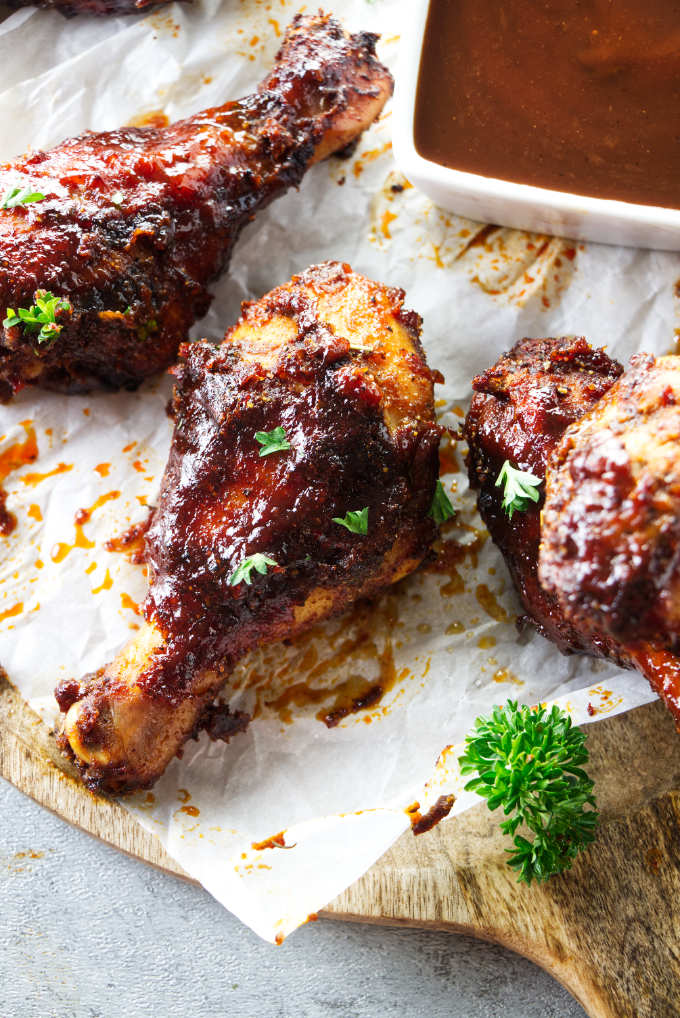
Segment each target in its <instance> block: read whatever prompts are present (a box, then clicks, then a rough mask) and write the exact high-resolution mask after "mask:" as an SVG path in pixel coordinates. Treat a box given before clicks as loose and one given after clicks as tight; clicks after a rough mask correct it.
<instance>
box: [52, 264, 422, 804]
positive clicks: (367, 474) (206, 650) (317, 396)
mask: <svg viewBox="0 0 680 1018" xmlns="http://www.w3.org/2000/svg"><path fill="white" fill-rule="evenodd" d="M403 300H404V294H403V291H401V290H396V289H391V288H389V287H386V286H382V285H380V284H379V283H374V282H372V281H371V280H369V279H366V278H365V277H363V276H360V275H357V274H355V273H353V272H352V271H351V269H350V268H349V266H348V265H341V264H339V263H334V262H329V263H326V264H323V265H319V266H315V267H313V268H310V269H308V270H307V271H306V272H304V273H302V274H301V275H300V276H296V277H294V278H293V280H292V281H291V282H290V283H287V284H285V285H284V286H281V287H279V288H278V289H276V290H273V291H272V292H271V293H269V294H267V295H266V296H265V297H263V298H262V299H261V300H260V301H257V302H255V303H251V304H245V305H244V306H243V314H242V317H241V319H240V321H239V322H238V324H237V325H236V326H235V327H234V328H232V329H231V330H230V331H229V332H227V334H226V336H225V338H224V341H223V343H222V344H221V345H220V346H219V347H215V346H212V345H210V344H208V343H207V342H201V343H195V344H190V345H185V346H184V347H183V348H182V350H181V361H180V364H179V366H178V367H177V368H175V369H174V371H175V375H176V379H177V381H176V386H175V392H174V400H173V411H174V416H175V431H174V436H173V441H172V448H171V452H170V458H169V461H168V465H167V468H166V471H165V475H164V478H163V482H162V487H161V494H160V501H159V505H158V508H157V509H156V511H155V515H154V517H153V521H152V524H151V527H150V530H149V532H148V535H147V559H148V563H149V567H150V590H149V594H148V597H147V599H146V602H145V604H144V616H145V619H146V621H145V623H144V625H143V626H142V628H141V630H140V631H139V633H138V634H137V635H136V636H135V638H134V639H133V640H132V642H131V643H130V644H128V646H127V647H125V648H124V649H123V651H121V653H120V654H119V655H118V657H116V659H115V660H114V661H112V662H111V663H110V664H108V665H107V666H106V667H105V668H102V669H101V670H100V671H99V672H97V673H96V674H94V675H90V676H88V677H86V678H85V679H84V680H83V681H82V682H81V683H77V682H65V683H62V684H60V686H59V687H58V688H57V692H56V695H57V700H58V702H59V706H60V708H61V710H62V711H63V712H64V714H65V716H64V718H63V719H62V726H61V733H60V735H59V742H60V745H61V746H62V748H64V749H66V750H67V752H69V753H70V754H71V755H72V756H73V757H74V759H75V761H76V763H77V764H78V766H79V768H80V770H81V773H82V775H83V778H84V780H85V781H86V783H87V784H88V785H89V786H90V787H93V788H103V789H107V790H110V791H120V790H123V789H130V788H135V787H140V786H147V785H150V784H151V783H152V782H153V781H155V780H156V779H157V778H158V776H159V775H160V774H161V773H162V772H163V770H164V769H165V767H166V766H167V764H168V763H169V761H170V760H171V759H172V757H173V756H174V755H175V754H176V753H177V752H178V750H180V748H181V746H182V744H183V743H184V742H185V740H186V739H187V738H188V737H190V736H191V735H192V733H194V732H195V731H196V730H197V728H198V727H199V726H200V722H201V716H202V714H203V712H204V711H205V709H206V707H207V706H208V705H210V703H211V701H212V700H213V699H214V697H215V695H216V693H217V692H218V690H219V689H220V687H221V686H222V684H223V682H224V680H225V678H226V677H227V676H228V674H229V671H230V669H232V668H233V666H234V664H235V662H236V661H237V660H238V659H239V658H240V657H241V656H242V655H243V654H245V653H246V652H247V651H248V650H250V649H252V648H254V647H256V646H257V645H259V644H261V643H264V642H270V641H275V640H280V639H282V638H283V637H292V636H295V635H296V634H297V633H299V632H301V631H302V630H304V629H306V628H307V627H309V626H310V625H312V624H313V623H315V622H317V621H319V620H320V619H324V618H327V617H329V616H331V615H333V614H335V613H337V612H341V611H343V610H344V609H345V608H346V607H347V606H348V605H349V604H351V603H352V602H353V601H354V600H356V599H357V598H359V597H365V596H368V595H372V594H375V593H377V592H379V591H380V590H382V589H383V588H384V587H386V586H387V585H388V584H390V583H394V582H395V581H396V580H398V579H400V578H401V577H403V576H405V575H406V574H407V573H409V572H411V571H412V570H413V569H415V568H416V567H417V566H418V564H419V563H420V562H421V561H422V559H423V557H424V556H425V555H426V554H427V552H428V549H429V547H430V545H431V543H432V541H433V539H434V537H435V533H436V530H435V527H434V524H433V522H432V520H431V519H430V518H429V517H428V510H429V508H430V505H431V502H432V497H433V492H434V486H435V482H436V479H437V475H438V445H439V436H440V428H439V427H438V425H437V424H436V423H435V416H434V402H433V378H434V376H433V374H432V373H431V372H430V370H429V369H428V367H427V364H426V362H425V358H424V354H423V351H422V348H421V345H420V341H419V334H420V318H419V317H418V315H416V314H415V313H413V312H409V311H405V310H404V308H403ZM277 427H283V428H284V430H285V435H286V437H287V440H288V441H289V443H290V446H291V448H290V450H287V451H283V452H278V453H274V454H271V455H266V456H261V455H260V451H261V447H260V445H259V444H258V442H257V441H256V439H255V433H256V432H270V431H272V430H273V429H274V428H277ZM365 507H367V508H368V530H367V533H366V534H365V535H363V534H357V533H353V532H351V531H350V530H348V529H346V528H345V527H344V526H341V525H339V524H338V523H337V522H334V521H333V517H338V518H344V517H345V514H346V513H347V512H348V511H351V510H354V511H357V510H361V509H364V508H365ZM257 553H262V554H265V555H267V556H269V558H270V559H272V560H273V561H274V562H275V563H276V564H275V565H269V566H268V567H267V571H266V573H265V574H260V573H258V572H256V571H253V572H252V574H251V579H252V584H251V585H248V584H247V583H246V582H237V583H235V584H234V583H231V582H230V579H233V574H234V571H235V570H236V569H237V567H238V566H239V565H240V564H241V563H243V561H244V560H245V559H246V558H248V557H250V556H253V555H255V554H257Z"/></svg>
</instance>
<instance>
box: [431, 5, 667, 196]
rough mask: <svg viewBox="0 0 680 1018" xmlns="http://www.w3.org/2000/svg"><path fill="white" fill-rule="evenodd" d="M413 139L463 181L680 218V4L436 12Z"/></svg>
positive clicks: (448, 9) (476, 8)
mask: <svg viewBox="0 0 680 1018" xmlns="http://www.w3.org/2000/svg"><path fill="white" fill-rule="evenodd" d="M414 129H415V143H416V148H417V150H418V152H419V153H420V155H422V156H424V157H425V158H426V159H430V160H433V161H435V162H438V163H442V164H444V165H445V166H449V167H453V168H455V169H458V170H464V171H467V172H470V173H478V174H482V175H483V176H486V177H495V178H500V179H502V180H510V181H514V182H516V183H524V184H533V185H535V186H538V187H544V188H551V189H553V190H557V191H564V192H571V193H575V194H581V195H589V196H592V197H598V198H616V199H619V200H622V201H627V202H635V203H638V204H644V205H659V206H664V207H669V208H680V3H677V2H672V0H616V2H613V0H578V2H577V0H541V2H537V0H504V2H503V3H497V2H496V0H456V2H455V3H452V2H451V0H431V3H430V10H429V15H428V21H427V27H426V32H425V40H424V45H423V53H422V58H421V66H420V78H419V82H418V94H417V100H416V115H415V128H414Z"/></svg>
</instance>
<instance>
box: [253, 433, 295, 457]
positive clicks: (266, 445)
mask: <svg viewBox="0 0 680 1018" xmlns="http://www.w3.org/2000/svg"><path fill="white" fill-rule="evenodd" d="M255 438H256V440H257V441H258V442H259V443H260V445H261V446H262V448H261V449H260V456H270V455H271V453H273V452H286V450H288V449H290V442H289V441H288V439H287V438H286V432H285V431H284V429H283V428H282V427H280V426H279V427H278V428H273V429H272V430H271V431H256V432H255Z"/></svg>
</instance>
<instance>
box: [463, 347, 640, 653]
mask: <svg viewBox="0 0 680 1018" xmlns="http://www.w3.org/2000/svg"><path fill="white" fill-rule="evenodd" d="M622 371H623V368H622V367H621V365H620V364H617V362H616V361H613V360H611V359H610V358H609V357H608V356H607V355H606V354H605V353H604V351H602V350H593V349H592V347H590V346H589V344H588V343H587V342H586V340H585V339H583V338H575V337H566V338H563V339H523V340H521V341H520V342H519V343H517V344H516V345H515V346H514V347H513V348H512V350H511V351H510V352H509V353H507V354H504V355H503V356H502V357H501V358H500V360H499V361H498V362H497V363H496V364H495V365H494V366H493V367H492V368H489V369H488V371H485V372H484V373H483V374H481V375H478V376H477V377H476V378H475V379H474V380H473V383H472V388H473V390H474V395H473V397H472V402H471V404H470V410H469V412H468V415H467V418H466V421H465V429H464V432H465V437H466V439H467V442H468V447H469V454H468V472H469V475H470V484H471V486H472V487H473V488H474V489H476V490H477V492H478V496H477V505H478V507H479V512H480V515H481V517H482V519H483V520H484V522H485V524H486V526H487V527H488V529H489V533H490V534H491V537H492V538H493V540H494V542H495V543H496V544H497V545H498V547H499V548H500V549H501V551H502V552H503V555H504V557H505V560H506V562H507V564H508V567H509V569H510V573H511V574H512V578H513V580H514V582H515V586H516V587H517V590H518V592H519V595H520V597H521V599H522V603H523V605H524V607H525V608H526V610H527V613H528V615H529V617H530V619H531V621H532V622H533V623H534V624H535V626H536V628H537V629H538V631H539V632H540V633H541V634H542V635H543V636H547V637H548V638H549V639H551V640H553V641H554V642H555V643H557V645H558V646H559V647H560V648H561V649H562V650H565V651H566V650H571V651H582V652H588V653H594V654H605V655H609V654H610V653H611V648H610V647H609V645H608V643H607V641H606V640H605V639H604V638H603V637H602V636H601V635H597V636H594V637H593V638H590V637H584V636H583V634H582V633H581V632H580V630H579V629H578V627H575V626H574V625H572V623H571V622H570V621H569V620H568V619H567V618H566V617H565V615H564V613H563V611H562V609H561V608H560V606H559V604H558V601H557V599H556V598H555V597H554V596H553V595H552V594H549V593H548V592H547V591H546V590H544V589H543V587H542V586H541V585H540V584H539V581H538V547H539V541H540V519H541V511H542V507H543V499H544V495H545V485H544V484H543V485H541V487H540V488H539V501H538V502H537V503H535V504H532V505H530V506H529V508H527V510H526V511H525V512H517V513H515V514H514V515H513V517H512V519H509V518H508V515H507V514H506V512H505V510H504V509H503V506H502V501H503V489H502V488H501V487H499V486H498V485H497V484H496V480H497V478H498V475H499V474H500V471H501V468H502V467H503V464H504V462H505V461H506V460H509V461H510V462H511V463H512V464H513V466H515V467H518V468H519V469H521V470H528V471H530V472H531V473H532V474H534V475H535V476H537V477H540V478H545V474H546V469H547V464H548V460H549V459H550V456H551V454H552V453H553V451H554V450H555V448H556V447H557V445H558V444H559V442H560V440H561V438H562V436H563V435H564V432H565V431H566V429H567V428H568V427H569V425H570V424H573V423H574V422H575V421H578V420H580V418H581V417H583V415H584V414H586V413H588V411H589V410H591V409H592V408H593V407H594V406H595V404H596V403H597V401H598V400H599V399H600V398H601V396H603V395H604V393H605V392H607V390H608V389H609V388H610V387H611V386H612V385H613V384H614V382H615V381H616V379H617V378H618V377H619V376H620V374H621V372H622Z"/></svg>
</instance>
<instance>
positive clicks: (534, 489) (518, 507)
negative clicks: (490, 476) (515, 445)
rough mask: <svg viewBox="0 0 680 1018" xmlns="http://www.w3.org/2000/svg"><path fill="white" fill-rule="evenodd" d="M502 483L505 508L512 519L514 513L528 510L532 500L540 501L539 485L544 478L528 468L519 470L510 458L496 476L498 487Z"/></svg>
mask: <svg viewBox="0 0 680 1018" xmlns="http://www.w3.org/2000/svg"><path fill="white" fill-rule="evenodd" d="M502 484H503V485H505V488H504V490H503V503H502V504H503V508H504V509H505V511H506V513H507V514H508V518H509V519H512V516H513V513H515V512H519V513H523V512H526V511H527V509H528V508H529V504H530V503H531V502H538V499H539V493H538V485H539V484H543V480H542V478H540V477H536V475H535V474H532V473H530V472H529V471H528V470H518V469H517V467H513V465H512V463H511V462H510V460H506V461H505V463H504V464H503V466H502V467H501V472H500V473H499V475H498V477H497V478H496V487H497V488H498V487H500V486H501V485H502Z"/></svg>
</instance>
